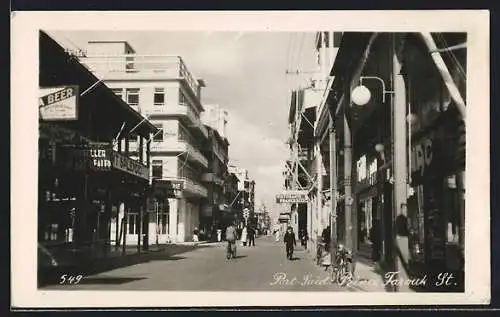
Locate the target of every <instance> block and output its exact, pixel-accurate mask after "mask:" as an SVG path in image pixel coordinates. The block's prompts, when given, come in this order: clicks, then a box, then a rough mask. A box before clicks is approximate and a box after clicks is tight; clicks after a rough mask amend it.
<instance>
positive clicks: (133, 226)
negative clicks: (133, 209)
mask: <svg viewBox="0 0 500 317" xmlns="http://www.w3.org/2000/svg"><path fill="white" fill-rule="evenodd" d="M140 225H141V221H140V217H139V214H129V215H128V234H137V233H139V226H140Z"/></svg>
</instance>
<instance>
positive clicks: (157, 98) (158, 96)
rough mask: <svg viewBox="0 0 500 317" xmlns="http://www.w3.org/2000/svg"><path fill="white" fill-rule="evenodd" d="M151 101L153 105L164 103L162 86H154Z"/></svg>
mask: <svg viewBox="0 0 500 317" xmlns="http://www.w3.org/2000/svg"><path fill="white" fill-rule="evenodd" d="M153 103H154V105H155V106H163V105H165V89H164V88H155V93H154V96H153Z"/></svg>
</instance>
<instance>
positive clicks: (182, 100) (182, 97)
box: [179, 89, 188, 106]
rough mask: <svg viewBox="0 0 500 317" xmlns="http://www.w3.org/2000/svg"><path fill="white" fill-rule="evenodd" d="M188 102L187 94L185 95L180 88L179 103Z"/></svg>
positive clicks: (184, 103)
mask: <svg viewBox="0 0 500 317" xmlns="http://www.w3.org/2000/svg"><path fill="white" fill-rule="evenodd" d="M187 103H188V101H187V99H186V96H184V93H183V92H182V89H179V105H181V106H187Z"/></svg>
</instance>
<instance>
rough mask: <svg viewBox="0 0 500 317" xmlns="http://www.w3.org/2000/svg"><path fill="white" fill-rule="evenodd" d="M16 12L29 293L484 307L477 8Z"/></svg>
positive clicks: (483, 45) (132, 301) (485, 198)
mask: <svg viewBox="0 0 500 317" xmlns="http://www.w3.org/2000/svg"><path fill="white" fill-rule="evenodd" d="M17 14H18V15H17V16H15V17H14V18H13V19H12V20H11V23H12V24H13V73H12V78H13V88H12V89H13V96H14V98H13V105H12V107H11V108H12V109H15V111H14V110H13V112H12V123H13V128H12V138H13V142H12V144H13V146H12V153H13V154H12V164H13V168H12V173H13V174H12V175H13V176H12V179H13V180H12V188H13V190H12V196H13V203H12V210H11V215H12V226H11V227H12V231H13V233H12V244H11V245H12V260H11V261H12V262H11V263H12V267H13V270H14V269H16V270H19V272H14V271H13V273H12V275H13V277H12V284H13V291H14V294H16V296H17V302H18V303H19V305H21V306H22V305H28V306H50V307H54V306H57V307H73V306H74V307H81V306H85V307H104V306H112V307H130V306H159V307H162V306H169V307H175V306H190V307H195V306H242V305H243V306H267V305H269V306H275V305H285V306H287V305H288V306H290V305H291V306H309V305H319V304H322V305H334V306H335V305H353V304H356V305H363V304H371V305H377V304H416V305H419V304H444V305H446V304H453V303H455V304H461V303H470V304H474V303H476V304H486V303H488V301H489V296H490V293H489V285H490V273H489V271H490V266H489V261H490V257H489V245H490V241H489V237H490V236H489V213H490V210H489V199H490V198H489V179H490V178H489V169H488V166H489V126H488V124H489V55H488V54H489V35H488V23H489V15H488V13H487V11H476V12H474V11H443V12H437V11H435V12H434V13H431V12H423V11H421V12H419V13H417V12H412V11H407V12H405V13H400V16H398V13H397V12H390V11H386V12H378V13H377V12H363V11H358V12H350V11H349V12H345V13H340V12H322V13H321V14H319V13H317V12H316V13H314V12H310V13H307V14H306V13H301V12H294V11H290V12H286V13H281V14H276V13H275V15H273V14H272V13H261V14H262V15H261V16H260V17H261V18H259V19H257V18H256V17H257V15H255V13H254V14H251V13H248V14H243V13H241V12H233V13H231V12H227V13H224V14H223V13H208V12H207V13H203V14H201V13H198V14H195V13H189V12H180V13H176V14H174V13H170V14H169V13H166V12H163V13H162V12H155V13H147V12H141V13H139V12H138V13H128V14H127V15H122V16H121V15H120V14H121V13H120V12H115V13H114V14H113V15H112V14H109V13H104V12H103V13H97V12H93V13H83V12H82V13H78V12H72V13H64V12H44V13H41V12H39V13H36V12H22V13H17ZM314 14H316V15H317V16H316V18H315V16H314ZM363 14H364V15H363ZM437 17H441V18H439V19H437ZM94 18H95V20H92V19H94ZM204 19H205V20H204ZM90 20H92V21H94V22H92V23H90ZM429 21H430V22H429ZM90 24H92V25H90ZM28 44H29V45H30V46H29V47H28V46H27V45H28ZM25 51H29V52H27V53H25ZM16 52H17V53H20V52H22V53H20V54H18V56H17V59H16V58H15V57H16V56H15V54H16ZM24 54H29V55H30V56H29V58H26V61H24V60H20V57H21V56H23V57H24V56H25V55H24ZM31 55H32V56H31ZM16 70H18V71H16ZM24 88H26V89H24ZM37 100H38V105H39V107H38V111H35V105H34V103H35V102H36V101H37ZM471 103H472V104H473V105H472V106H471V105H470V104H471ZM468 107H469V109H467V108H468ZM16 144H24V147H20V146H16ZM15 173H19V174H17V175H19V176H14V175H16V174H15ZM466 173H467V174H468V176H467V178H466ZM35 242H36V243H35ZM35 249H36V250H35ZM32 251H33V252H32ZM28 273H29V274H28ZM28 276H29V277H28ZM21 284H23V285H21ZM24 284H26V285H24ZM16 291H17V293H16ZM117 291H127V292H125V293H124V292H117ZM30 294H31V295H30ZM92 294H94V295H92ZM120 294H122V295H120ZM123 294H129V295H123ZM133 294H138V295H137V296H136V295H133ZM162 294H170V295H168V296H167V295H162ZM188 294H192V295H188ZM299 294H300V295H299ZM226 295H227V296H226ZM16 296H14V297H16ZM104 297H105V298H104ZM23 303H26V304H23Z"/></svg>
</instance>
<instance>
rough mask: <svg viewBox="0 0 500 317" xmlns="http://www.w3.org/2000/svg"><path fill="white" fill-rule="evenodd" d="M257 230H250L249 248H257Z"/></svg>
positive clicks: (250, 228)
mask: <svg viewBox="0 0 500 317" xmlns="http://www.w3.org/2000/svg"><path fill="white" fill-rule="evenodd" d="M255 234H256V232H255V229H254V228H252V227H249V228H248V246H249V247H251V246H252V247H255Z"/></svg>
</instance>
